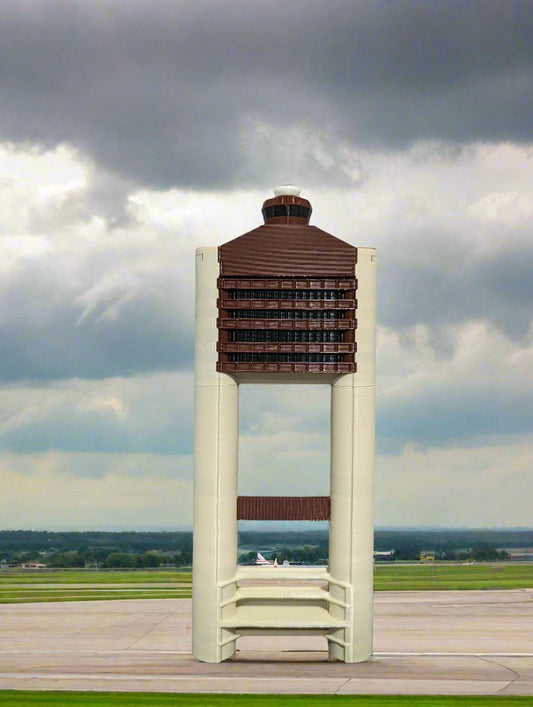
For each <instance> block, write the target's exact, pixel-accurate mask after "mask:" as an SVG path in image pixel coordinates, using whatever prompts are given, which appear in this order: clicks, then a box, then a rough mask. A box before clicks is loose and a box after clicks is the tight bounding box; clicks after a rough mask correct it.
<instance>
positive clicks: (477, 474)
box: [375, 437, 533, 528]
mask: <svg viewBox="0 0 533 707" xmlns="http://www.w3.org/2000/svg"><path fill="white" fill-rule="evenodd" d="M531 441H532V440H531V439H530V438H529V437H525V438H523V439H522V440H519V441H517V440H508V443H507V444H505V445H502V444H499V445H491V444H490V443H488V444H480V445H478V446H476V447H475V448H472V449H465V448H455V447H453V446H448V447H440V448H429V449H426V450H421V449H419V448H417V447H411V448H406V449H405V450H404V451H403V452H402V453H401V454H399V455H397V456H396V455H394V456H389V455H386V456H379V455H378V457H377V458H376V511H375V516H376V525H378V526H379V525H381V526H411V527H412V526H413V524H414V521H413V519H414V518H416V523H417V524H418V525H427V526H436V527H467V528H472V527H474V528H475V527H478V528H480V527H518V526H523V527H530V526H531V510H530V505H531V504H530V498H531V493H532V492H533V476H532V474H531Z"/></svg>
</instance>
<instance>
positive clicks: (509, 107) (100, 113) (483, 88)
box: [0, 0, 533, 189]
mask: <svg viewBox="0 0 533 707" xmlns="http://www.w3.org/2000/svg"><path fill="white" fill-rule="evenodd" d="M280 17H283V21H282V22H280ZM532 30H533V27H532V19H531V13H530V7H529V3H528V2H527V0H509V1H508V2H506V3H501V2H495V1H494V0H491V1H489V2H471V3H468V4H465V3H463V2H458V1H454V2H448V3H446V4H443V3H440V2H428V3H424V4H423V5H421V4H420V3H418V2H413V1H412V0H402V1H400V2H395V3H390V2H385V1H381V2H375V3H345V2H341V1H339V0H337V1H336V2H333V3H328V5H327V6H326V5H324V4H323V3H320V2H310V3H309V2H293V3H290V4H289V5H287V4H286V3H281V2H277V1H276V2H269V3H259V4H257V3H256V4H253V5H251V4H243V3H242V2H238V1H237V0H234V1H233V2H230V3H226V4H225V5H224V7H222V6H221V5H220V4H219V3H216V2H214V1H213V0H204V1H203V2H197V3H195V4H194V5H191V4H184V3H173V2H170V1H169V0H166V1H159V2H153V1H150V2H147V1H146V0H141V1H140V2H136V3H135V4H134V5H132V4H128V5H120V4H116V3H113V2H100V3H97V4H84V5H72V4H71V3H67V2H64V1H62V0H47V1H45V2H41V3H39V4H38V5H36V4H35V3H32V2H28V1H25V2H19V3H17V4H12V5H10V6H9V7H7V8H5V9H4V11H3V16H2V25H1V28H0V63H1V65H2V67H3V73H2V79H1V83H0V86H1V90H2V93H3V97H4V100H3V108H2V111H1V112H0V136H2V137H3V139H8V140H11V141H13V142H16V143H19V144H21V143H37V144H40V145H42V146H44V147H50V146H54V145H57V144H61V143H65V142H66V143H70V144H72V145H75V146H76V147H77V149H79V150H80V151H81V152H82V153H83V154H85V155H87V156H88V157H89V158H90V159H91V160H92V161H93V162H94V163H96V164H97V165H99V167H100V168H102V169H103V170H104V171H105V172H107V173H109V174H110V175H115V176H119V177H120V178H124V179H127V180H131V181H132V182H134V183H137V184H139V185H146V186H149V187H153V188H156V189H161V188H168V187H170V186H175V185H181V186H182V187H185V188H202V189H203V188H221V187H228V186H230V187H231V186H233V187H234V186H236V185H239V184H240V185H242V184H245V183H247V182H248V180H249V179H250V178H252V177H253V179H254V180H255V182H256V183H261V181H262V174H263V169H264V167H263V166H264V163H265V161H266V160H264V159H263V160H255V163H254V164H249V163H248V164H247V155H248V154H249V149H248V148H249V144H250V140H252V141H256V138H257V133H258V132H261V130H263V132H264V126H271V127H272V128H273V129H276V130H278V131H281V130H286V131H287V134H291V131H294V129H296V128H301V129H303V130H304V131H305V130H307V129H310V130H311V131H314V132H322V133H323V134H324V135H327V134H330V135H334V136H336V138H338V139H339V140H341V141H342V140H344V141H346V142H347V144H351V145H355V144H356V145H358V146H360V147H363V146H367V147H368V146H372V147H374V148H375V147H381V148H386V149H393V150H394V149H403V148H404V147H406V146H408V145H410V144H412V143H414V142H417V141H420V140H437V141H442V142H444V143H451V144H454V145H457V144H459V145H460V144H468V143H471V142H477V141H480V140H481V141H485V142H500V141H506V140H513V141H516V142H531V139H532V134H531V123H530V109H529V97H530V95H531V88H532V86H531V81H532V79H531V76H532V75H533V71H532V68H533V67H532V56H533V50H532V46H533V44H532V42H531V38H532V36H533V31H532ZM254 123H255V124H256V126H257V127H256V129H255V130H250V126H251V125H253V124H254ZM260 126H263V128H261V127H260ZM254 133H256V135H255V136H254ZM307 150H308V146H307V145H306V144H305V142H303V143H302V144H301V145H298V144H297V143H296V144H295V151H296V153H299V154H300V157H299V158H298V159H297V163H298V161H299V162H300V163H301V162H302V161H304V162H305V163H306V164H307V163H308V164H309V166H310V167H311V170H310V172H311V173H313V171H316V165H317V155H316V153H315V154H313V153H308V154H309V159H305V160H302V158H301V155H304V154H306V152H307ZM266 156H267V154H266V153H265V154H264V157H266ZM271 157H273V158H274V159H277V161H278V163H279V161H280V160H281V161H284V160H285V161H286V156H285V157H283V156H281V155H280V154H279V153H276V151H274V152H273V153H272V154H271ZM297 166H298V164H297ZM300 166H303V165H300ZM281 167H282V165H281V164H278V165H277V168H281ZM298 171H299V170H298ZM267 172H268V170H267ZM342 172H343V170H340V171H339V174H340V177H341V180H342V179H345V178H346V175H345V174H344V175H343V173H342ZM298 176H299V175H298ZM262 183H264V179H263V181H262Z"/></svg>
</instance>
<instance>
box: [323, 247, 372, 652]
mask: <svg viewBox="0 0 533 707" xmlns="http://www.w3.org/2000/svg"><path fill="white" fill-rule="evenodd" d="M357 256H358V257H357V265H356V277H357V298H358V309H357V329H356V343H357V372H356V373H353V374H347V375H343V376H340V377H339V378H337V380H336V381H335V382H334V383H333V385H332V388H331V477H330V478H331V480H330V494H331V516H330V527H329V565H330V576H331V582H330V593H331V594H332V596H333V597H335V599H337V600H338V601H340V602H343V603H345V604H347V606H346V607H345V608H344V609H342V608H341V607H340V606H335V605H332V607H331V611H332V614H334V615H337V616H338V617H341V616H343V615H344V617H345V618H346V620H347V624H348V625H347V627H346V628H345V629H342V630H338V631H336V632H334V633H333V634H332V639H331V640H330V642H329V655H330V659H332V660H342V661H344V662H346V663H357V662H360V661H363V660H367V659H368V658H369V657H370V655H371V654H372V636H373V631H372V619H373V562H374V560H373V550H374V523H373V505H374V492H373V478H374V446H375V346H376V343H375V342H376V335H375V331H376V265H377V258H376V254H375V250H374V249H372V248H358V253H357Z"/></svg>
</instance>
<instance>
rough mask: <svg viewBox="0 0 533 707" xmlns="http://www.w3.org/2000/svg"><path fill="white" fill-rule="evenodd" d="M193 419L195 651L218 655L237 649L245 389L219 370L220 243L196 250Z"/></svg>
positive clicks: (201, 656) (203, 656)
mask: <svg viewBox="0 0 533 707" xmlns="http://www.w3.org/2000/svg"><path fill="white" fill-rule="evenodd" d="M196 255H197V268H196V277H197V284H196V370H195V420H194V426H195V427H194V467H195V468H194V557H193V635H192V638H193V654H194V657H195V658H196V659H197V660H201V661H204V662H207V663H218V662H220V661H222V660H225V659H227V658H229V657H231V656H232V655H233V653H234V652H235V639H232V636H233V635H234V634H233V633H232V632H231V631H228V630H227V629H220V628H219V627H218V621H219V619H220V618H223V612H229V611H232V610H233V607H232V606H231V604H230V605H228V606H226V607H225V608H221V607H220V604H221V603H222V602H223V601H224V600H225V599H227V598H228V597H229V596H231V595H232V594H234V591H235V585H234V582H233V581H232V580H234V578H235V572H236V564H237V513H236V509H237V460H238V439H239V438H238V435H239V389H238V385H237V383H236V381H235V380H234V379H233V378H231V376H227V375H225V374H222V373H217V371H216V358H217V354H216V341H217V329H216V317H217V310H216V300H217V291H216V281H217V276H218V260H217V249H216V248H201V249H199V250H198V251H197V254H196Z"/></svg>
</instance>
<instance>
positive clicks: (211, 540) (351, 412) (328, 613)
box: [193, 195, 377, 663]
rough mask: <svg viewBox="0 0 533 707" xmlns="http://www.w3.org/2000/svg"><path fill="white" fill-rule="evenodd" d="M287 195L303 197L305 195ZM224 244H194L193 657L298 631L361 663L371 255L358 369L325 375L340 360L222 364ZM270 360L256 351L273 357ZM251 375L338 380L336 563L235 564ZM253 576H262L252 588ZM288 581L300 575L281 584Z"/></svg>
mask: <svg viewBox="0 0 533 707" xmlns="http://www.w3.org/2000/svg"><path fill="white" fill-rule="evenodd" d="M278 198H281V200H283V196H281V197H279V195H278ZM287 199H289V197H288V196H287ZM290 199H291V203H294V202H295V200H298V203H299V202H300V201H301V202H302V203H303V200H299V197H298V196H297V195H293V196H291V197H290ZM266 203H269V202H266ZM305 203H308V202H305ZM309 211H310V209H309ZM267 226H268V220H267ZM289 227H290V223H289ZM272 228H275V226H273V227H272V226H270V229H272ZM297 228H298V226H297ZM309 228H312V227H309ZM258 230H259V229H258ZM295 232H296V231H295ZM325 235H328V234H325ZM243 238H244V237H243ZM329 238H333V237H331V236H330V237H329ZM334 240H337V239H334ZM218 251H219V249H218V248H216V247H209V248H199V249H198V250H197V251H196V368H195V442H194V444H195V468H194V562H193V654H194V656H195V658H196V659H197V660H200V661H205V662H208V663H217V662H220V661H223V660H226V659H228V658H231V656H232V655H233V654H234V652H235V650H236V641H237V640H238V638H239V637H240V636H243V635H258V634H261V635H263V634H264V635H288V634H294V633H296V634H314V635H316V634H320V635H325V636H326V637H327V639H328V645H329V655H330V659H332V660H340V661H344V662H347V663H354V662H359V661H364V660H366V659H368V658H369V656H370V655H371V653H372V595H373V586H372V582H373V576H372V575H373V464H374V418H375V412H374V408H375V403H374V401H375V328H376V313H375V302H376V265H377V258H376V254H375V251H374V250H373V249H372V248H358V249H357V255H356V260H357V262H356V264H355V272H354V273H353V274H352V277H353V276H355V278H356V280H357V305H356V318H357V327H356V329H355V346H353V345H352V348H353V349H354V350H356V354H355V360H356V371H353V372H350V373H345V374H342V373H341V374H339V373H338V371H334V372H328V370H327V369H328V366H329V367H330V368H335V367H337V368H338V366H337V365H336V364H329V363H326V364H324V365H322V364H320V365H322V369H324V370H321V372H320V373H313V372H301V371H295V372H293V373H284V372H264V371H259V372H253V371H244V372H239V371H235V372H234V373H232V374H228V373H225V372H220V366H219V370H217V362H218V361H219V360H220V350H221V348H220V343H218V347H219V348H218V349H217V342H219V327H218V326H217V323H218V322H219V321H220V319H219V317H220V307H221V306H225V305H221V304H220V299H219V297H220V281H218V278H220V277H221V265H220V259H219V258H220V254H219V252H218ZM321 257H323V256H321ZM303 267H306V266H303ZM268 274H269V275H270V273H268ZM296 275H298V273H297V272H295V273H294V276H296ZM328 276H329V275H328ZM288 282H289V285H290V282H296V280H290V281H288ZM309 282H311V280H309ZM313 282H314V281H313ZM273 292H279V290H273ZM239 296H240V295H239ZM336 296H340V295H336ZM284 306H287V305H284ZM295 306H299V305H295ZM321 306H322V307H326V306H327V304H326V305H325V304H322V305H321ZM339 306H340V305H339ZM354 306H355V305H354ZM237 316H238V313H237ZM308 316H309V317H310V316H311V315H308ZM324 316H325V315H324ZM295 326H296V325H295ZM309 326H311V325H309ZM313 326H315V324H313ZM322 326H323V327H325V325H324V324H322ZM254 340H255V339H254ZM323 340H326V339H323ZM327 340H328V341H329V339H327ZM222 348H224V347H222ZM226 348H227V347H226ZM234 348H235V345H234ZM285 348H287V345H285ZM294 348H296V347H294ZM255 350H257V349H255ZM278 350H282V347H281V346H278ZM321 350H340V348H339V347H337V349H335V345H333V346H331V345H330V346H329V349H328V348H327V346H326V345H323V346H322V348H321ZM335 355H337V354H335ZM259 356H263V358H262V359H259ZM267 356H268V355H264V354H260V355H258V356H257V358H258V360H263V361H264V360H268V361H270V360H271V358H270V359H269V358H267ZM280 356H281V354H280ZM325 356H326V354H324V360H325ZM303 358H304V357H301V358H300V359H297V360H303ZM340 358H341V355H340V354H338V355H337V359H336V360H340ZM236 360H239V359H238V357H236ZM280 360H281V359H280ZM283 360H284V361H286V358H285V359H283ZM306 360H313V361H314V360H315V359H313V358H311V357H310V356H308V357H307V359H306ZM328 360H329V359H328ZM232 365H234V364H230V366H232ZM261 365H263V364H258V366H259V367H260V366H261ZM264 365H265V366H271V367H272V366H273V367H275V366H276V365H277V364H264ZM286 365H287V364H281V365H280V367H281V368H283V366H286ZM302 365H304V364H302ZM305 365H307V364H305ZM353 367H354V368H355V365H354V366H353ZM235 368H238V364H236V365H235ZM250 368H253V365H250ZM250 382H254V383H264V384H271V383H276V384H283V383H296V382H302V383H317V384H327V385H330V386H331V468H330V503H331V510H330V516H329V523H330V540H329V543H330V547H329V561H330V565H329V568H325V567H324V568H316V567H314V568H305V567H271V568H270V567H269V568H265V567H239V566H237V477H238V442H239V439H238V434H239V432H238V431H239V419H238V418H239V384H240V383H250ZM254 578H255V579H256V578H261V580H262V582H261V584H260V585H259V584H258V585H253V582H251V580H253V579H254ZM285 579H290V580H294V579H298V580H300V581H299V584H298V586H293V585H294V583H293V582H291V586H284V584H283V580H285ZM245 580H246V581H245ZM264 580H271V581H272V584H271V585H269V584H268V583H265V582H264ZM319 580H321V581H319Z"/></svg>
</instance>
